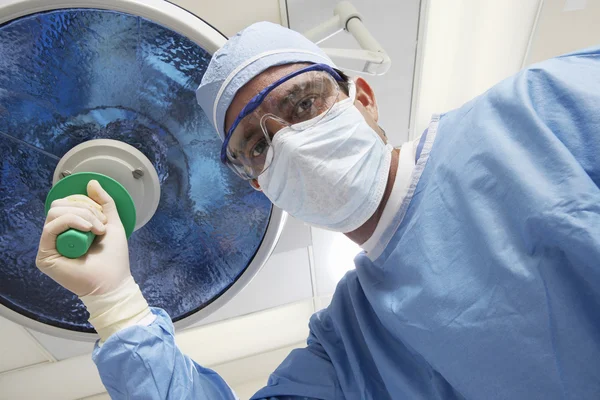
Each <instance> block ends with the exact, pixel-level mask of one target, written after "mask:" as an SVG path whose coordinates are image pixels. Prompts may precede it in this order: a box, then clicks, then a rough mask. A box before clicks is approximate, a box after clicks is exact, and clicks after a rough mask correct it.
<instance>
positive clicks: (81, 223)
mask: <svg viewBox="0 0 600 400" xmlns="http://www.w3.org/2000/svg"><path fill="white" fill-rule="evenodd" d="M93 226H94V225H93V224H92V223H91V222H88V221H86V220H85V219H83V218H81V217H80V216H78V215H75V214H66V215H61V216H60V217H58V218H56V219H55V220H54V221H51V222H48V223H47V224H46V225H45V226H44V229H43V230H42V237H41V239H40V252H46V251H50V252H52V251H56V237H57V236H58V235H60V234H61V233H63V232H65V231H66V230H68V229H69V228H73V229H77V230H79V231H82V232H89V231H91V230H92V228H93Z"/></svg>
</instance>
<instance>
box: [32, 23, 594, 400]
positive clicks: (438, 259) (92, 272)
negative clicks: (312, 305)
mask: <svg viewBox="0 0 600 400" xmlns="http://www.w3.org/2000/svg"><path fill="white" fill-rule="evenodd" d="M197 98H198V102H199V103H200V106H201V107H202V108H203V110H204V111H205V113H206V115H207V116H208V118H209V120H210V121H211V123H212V124H213V125H214V127H215V129H216V131H217V133H218V135H219V136H220V137H221V139H222V140H223V148H222V152H221V161H222V162H223V163H224V164H225V165H227V166H228V167H230V168H232V169H233V171H235V173H237V174H238V175H239V177H240V179H244V180H246V181H248V183H249V184H250V185H252V186H253V187H254V188H256V189H257V190H262V191H263V192H264V194H265V195H266V196H267V197H268V198H269V199H270V200H271V201H272V202H273V204H275V205H276V206H278V207H281V208H283V209H284V210H286V211H287V212H289V213H290V214H291V215H293V216H295V217H297V218H299V219H301V220H303V221H305V222H307V223H310V224H313V225H315V226H320V227H324V228H327V229H330V230H334V231H339V232H343V233H345V234H346V235H347V236H348V237H349V238H351V239H352V240H354V241H355V242H357V243H358V244H360V245H361V246H362V248H363V249H364V251H363V252H361V253H360V254H359V255H357V257H356V260H355V262H356V269H355V270H352V271H350V272H348V273H347V274H346V276H345V277H344V278H343V279H342V280H341V281H340V283H339V285H338V287H337V289H336V292H335V295H334V296H333V301H332V302H331V305H330V306H329V307H328V308H326V309H324V310H322V311H319V312H317V313H316V314H315V315H313V316H312V318H311V319H310V323H309V326H310V335H309V337H308V341H307V345H306V347H305V348H302V349H297V350H294V351H292V352H291V353H290V355H289V356H288V357H287V358H286V359H285V361H284V362H283V363H282V364H281V365H280V366H279V367H278V368H277V369H276V370H275V371H274V372H273V374H272V375H271V377H270V378H269V380H268V383H267V384H266V386H265V387H264V388H263V389H262V390H260V391H259V392H258V393H256V395H255V396H254V397H253V399H280V400H284V399H285V400H289V399H327V400H329V399H377V400H383V399H486V400H488V399H511V400H517V399H545V400H548V399H598V398H600V189H599V183H600V49H598V48H596V49H590V50H584V51H580V52H577V53H573V54H569V55H566V56H562V57H559V58H556V59H552V60H549V61H545V62H543V63H540V64H537V65H534V66H532V67H530V68H528V69H525V70H524V71H522V72H520V73H518V74H517V75H515V76H513V77H512V78H509V79H507V80H505V81H503V82H501V83H499V84H498V85H496V86H495V87H493V88H492V89H490V90H489V91H488V92H486V93H485V94H483V95H481V96H479V97H478V98H476V99H474V100H473V101H471V102H469V103H467V104H465V105H463V106H462V107H460V108H459V109H457V110H454V111H451V112H449V113H447V114H444V115H442V116H441V117H439V116H436V117H434V118H433V119H432V121H431V124H430V125H429V128H428V129H427V130H426V131H425V133H423V135H422V136H421V137H420V138H418V139H417V140H415V141H414V142H408V143H405V144H404V145H402V147H401V148H400V149H394V148H392V146H391V145H389V144H388V143H387V140H386V137H385V134H384V132H383V129H381V128H380V127H379V126H378V124H377V120H378V110H377V102H376V99H375V95H374V93H373V90H372V89H371V87H370V86H369V84H368V83H367V82H366V81H365V80H364V79H362V78H355V79H349V78H348V77H347V76H346V75H344V74H343V73H341V72H340V71H339V70H338V69H336V67H335V65H334V64H333V63H332V61H331V60H330V59H329V58H328V57H327V56H326V55H325V54H324V53H323V51H322V50H320V49H319V48H318V47H317V46H316V45H315V44H313V43H312V42H310V41H309V40H307V39H306V38H304V37H302V36H301V35H300V34H298V33H295V32H293V31H290V30H287V29H285V28H282V27H280V26H276V25H273V24H269V23H258V24H255V25H252V26H250V27H249V28H247V29H245V30H243V31H242V32H240V33H238V34H237V35H236V36H234V37H233V38H231V39H230V40H229V41H228V42H227V43H226V44H225V46H224V47H223V48H221V49H220V50H219V51H217V52H216V53H215V55H214V57H213V59H212V61H211V63H210V65H209V67H208V69H207V71H206V74H205V75H204V77H203V80H202V84H201V85H200V87H199V88H198V91H197ZM388 129H389V130H393V129H398V128H397V127H396V128H394V127H388ZM88 194H89V198H88V197H83V198H79V199H77V198H67V199H63V200H59V201H57V202H56V203H55V204H53V207H52V209H51V211H50V213H49V215H48V220H47V222H46V225H45V227H44V230H43V234H42V237H41V242H40V250H39V254H38V257H37V265H38V267H39V268H40V269H41V270H42V271H43V272H45V273H46V274H48V275H49V276H50V277H51V278H53V279H54V280H56V281H57V282H58V283H60V284H61V285H63V286H64V287H65V288H67V289H68V290H70V291H72V292H73V293H76V294H77V295H78V296H79V297H80V298H81V300H82V301H83V303H84V304H85V305H86V307H87V309H88V311H89V313H90V322H91V323H92V325H93V326H94V327H95V328H96V330H97V331H98V334H99V335H100V338H101V340H100V342H99V343H98V344H97V346H96V348H95V350H94V353H93V359H94V362H95V363H96V365H97V366H98V370H99V372H100V375H101V377H102V381H103V382H104V384H105V386H106V388H107V390H108V392H109V393H110V395H111V396H112V398H114V399H208V400H218V399H234V398H235V394H234V393H233V392H232V390H231V389H230V388H229V387H228V386H227V384H226V383H225V381H224V380H223V379H222V378H221V377H219V376H218V375H217V374H216V373H215V372H213V371H211V370H209V369H206V368H203V367H201V366H200V365H198V364H196V363H195V362H194V361H192V360H191V359H189V358H188V357H186V356H185V355H184V354H182V353H181V351H180V350H179V349H178V348H177V346H176V344H175V340H174V336H173V325H172V324H171V320H170V318H169V316H168V315H167V314H166V313H165V312H164V311H163V310H160V309H157V308H150V307H149V306H148V304H147V302H146V300H145V299H144V297H143V296H142V294H141V292H140V289H139V287H138V286H137V284H136V283H135V280H134V279H133V278H132V276H131V273H130V270H129V257H128V249H127V241H126V239H125V234H124V231H123V227H122V225H121V222H120V220H119V217H118V214H117V211H116V209H115V205H114V202H113V201H112V199H111V198H110V197H109V196H108V195H107V193H106V192H105V191H104V190H103V189H102V188H101V187H100V186H99V184H98V183H97V182H94V181H92V182H91V183H90V184H89V186H88ZM67 228H76V229H80V230H83V231H90V230H91V231H93V232H94V233H96V234H97V235H99V238H98V239H99V240H97V241H96V243H95V244H94V247H93V248H92V249H91V251H90V252H89V253H88V255H87V256H85V257H84V258H80V259H76V260H70V259H66V258H63V257H62V256H60V255H59V254H58V253H57V251H56V249H55V238H56V236H57V235H58V234H59V233H61V232H63V231H64V230H66V229H67ZM199 345H200V346H202V345H207V344H202V343H200V344H199Z"/></svg>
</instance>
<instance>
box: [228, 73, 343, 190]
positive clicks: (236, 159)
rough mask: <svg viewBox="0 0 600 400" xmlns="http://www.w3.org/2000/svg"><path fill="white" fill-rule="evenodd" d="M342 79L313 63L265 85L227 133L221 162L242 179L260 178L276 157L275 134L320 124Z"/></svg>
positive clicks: (337, 93) (334, 100)
mask: <svg viewBox="0 0 600 400" xmlns="http://www.w3.org/2000/svg"><path fill="white" fill-rule="evenodd" d="M339 82H344V79H343V78H342V77H341V76H340V75H339V74H338V73H337V72H336V71H335V70H334V69H333V68H331V67H330V66H328V65H326V64H314V65H311V66H308V67H306V68H303V69H300V70H298V71H295V72H293V73H291V74H289V75H287V76H284V77H283V78H281V79H279V80H277V81H276V82H274V83H272V84H270V85H269V86H267V87H265V88H264V89H263V90H261V91H260V92H259V93H258V94H257V95H256V96H254V97H253V98H252V99H251V100H250V101H249V102H248V104H246V106H245V107H244V108H243V109H242V111H241V112H240V114H239V115H238V116H237V118H236V119H235V121H234V123H233V125H232V126H231V128H230V129H229V131H228V132H227V135H226V137H225V140H224V142H223V147H222V149H221V161H222V162H224V163H225V164H227V165H228V166H229V167H230V168H231V169H232V170H233V171H234V172H235V173H236V174H237V175H238V176H240V177H241V178H242V179H246V180H251V179H257V178H258V176H260V174H262V173H263V172H264V171H266V170H267V169H268V168H269V166H270V162H271V160H273V156H274V154H273V149H271V143H272V140H273V136H274V135H275V134H276V133H277V132H279V131H280V130H281V129H283V128H285V127H289V128H291V129H293V130H296V131H299V132H300V131H303V130H305V129H308V128H310V127H312V126H314V125H315V124H317V123H318V122H319V121H320V120H321V119H322V118H323V117H325V116H326V115H327V113H328V112H329V110H331V108H332V107H333V105H334V104H335V103H336V102H337V101H338V98H339V94H340V86H339ZM269 150H271V154H270V156H269V157H267V154H268V152H269Z"/></svg>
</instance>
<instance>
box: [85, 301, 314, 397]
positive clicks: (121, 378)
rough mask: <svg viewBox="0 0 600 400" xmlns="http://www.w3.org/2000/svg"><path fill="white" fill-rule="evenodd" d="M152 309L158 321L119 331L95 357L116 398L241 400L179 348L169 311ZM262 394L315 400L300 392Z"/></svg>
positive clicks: (112, 394) (216, 377)
mask: <svg viewBox="0 0 600 400" xmlns="http://www.w3.org/2000/svg"><path fill="white" fill-rule="evenodd" d="M152 311H153V314H154V315H155V316H156V319H155V320H154V321H153V322H152V323H151V324H149V325H148V326H144V325H136V326H133V327H129V328H127V329H124V330H122V331H119V332H117V333H115V334H113V335H112V336H111V337H110V338H109V339H108V340H107V341H106V343H104V344H103V345H102V346H96V349H95V350H94V354H93V356H92V357H93V360H94V362H95V363H96V366H97V367H98V371H99V372H100V376H101V378H102V383H104V386H106V389H107V390H108V393H109V394H110V396H111V398H113V399H121V398H123V399H148V400H151V399H188V398H190V399H191V398H193V399H207V400H213V399H214V400H217V399H235V398H236V397H235V395H234V393H233V392H232V390H231V389H230V388H229V387H228V386H227V384H226V383H225V381H224V380H223V379H222V378H221V377H220V376H219V375H218V374H217V373H216V372H214V371H212V370H210V369H207V368H204V367H202V366H200V365H198V364H196V363H195V362H194V361H193V360H192V359H190V358H189V357H187V356H186V355H184V354H183V353H182V352H181V350H179V348H178V347H177V345H176V344H175V338H174V336H173V325H172V323H171V319H170V318H169V316H168V315H167V313H166V312H165V311H163V310H161V309H157V308H155V309H153V310H152ZM292 354H293V353H292ZM280 368H281V367H280ZM133 371H135V373H133ZM263 391H265V389H263ZM259 393H260V392H259ZM258 398H259V399H267V398H268V399H269V400H311V399H310V398H308V397H296V396H279V397H266V398H265V397H258Z"/></svg>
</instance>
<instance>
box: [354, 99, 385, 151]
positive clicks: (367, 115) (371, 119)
mask: <svg viewBox="0 0 600 400" xmlns="http://www.w3.org/2000/svg"><path fill="white" fill-rule="evenodd" d="M354 105H355V106H356V108H357V109H358V111H360V113H361V114H362V116H363V118H364V119H365V121H367V124H368V125H369V126H370V127H371V129H373V130H374V131H375V132H377V134H378V135H379V137H380V138H382V139H383V141H384V142H387V139H386V138H385V135H384V133H383V130H382V129H381V127H380V126H379V124H377V118H376V117H377V114H376V113H375V115H373V113H372V112H370V111H369V110H367V109H366V108H365V106H363V105H362V103H361V102H359V101H355V102H354Z"/></svg>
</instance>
